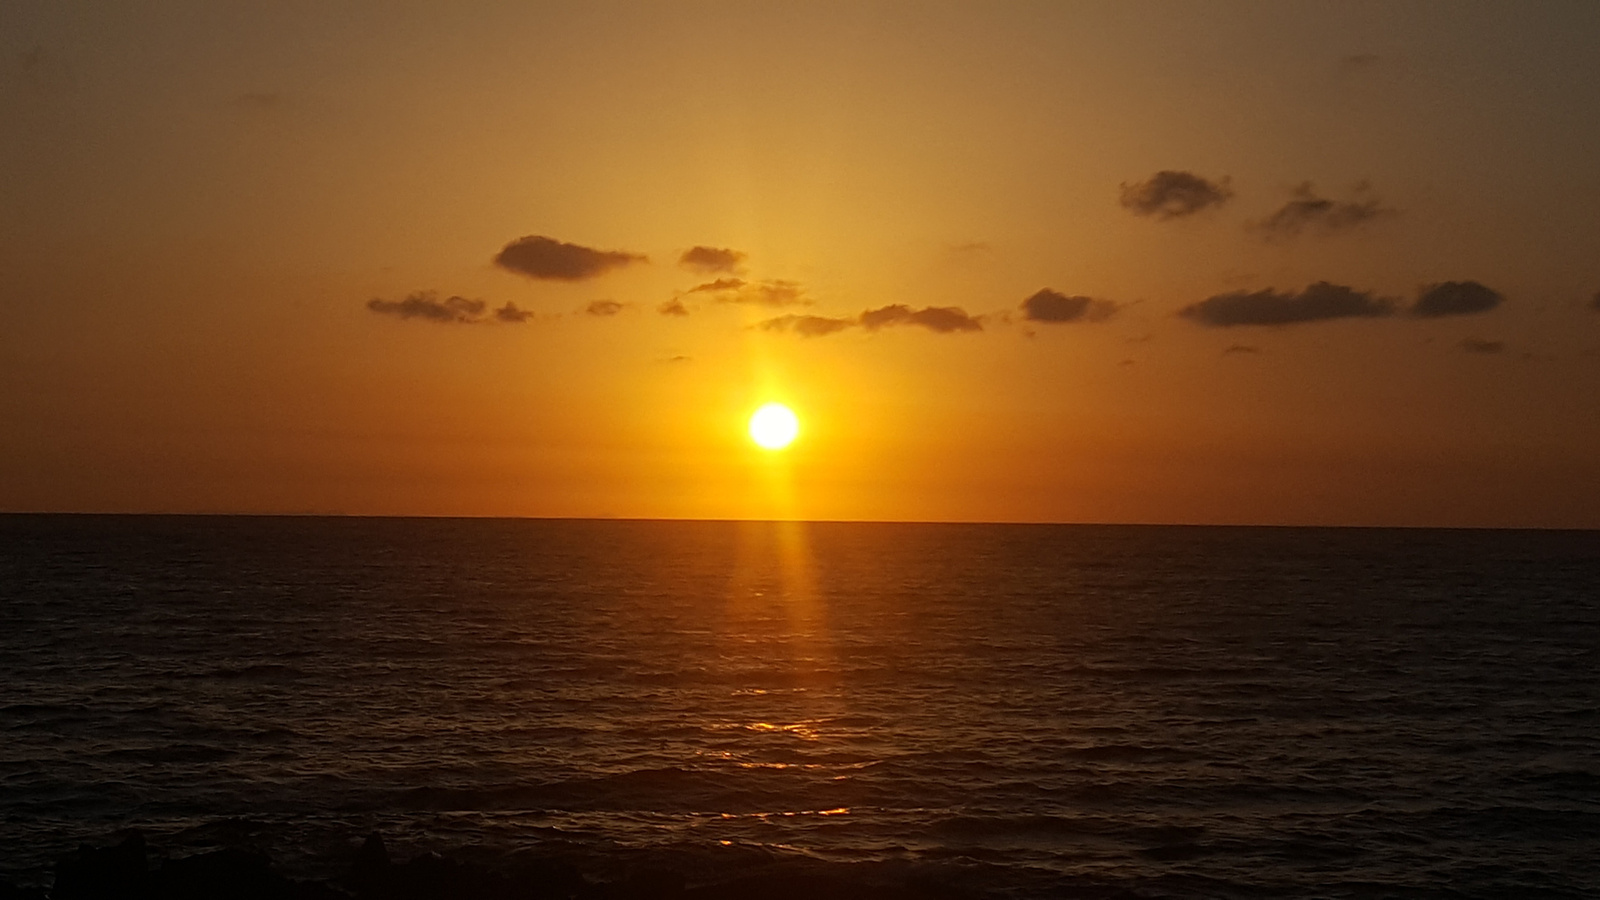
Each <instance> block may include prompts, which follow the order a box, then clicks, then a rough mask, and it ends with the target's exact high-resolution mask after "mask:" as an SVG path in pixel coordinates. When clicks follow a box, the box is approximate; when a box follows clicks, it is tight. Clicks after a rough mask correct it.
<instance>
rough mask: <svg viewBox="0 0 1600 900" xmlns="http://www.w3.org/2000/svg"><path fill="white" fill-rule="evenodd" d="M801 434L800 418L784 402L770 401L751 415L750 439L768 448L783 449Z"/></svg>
mask: <svg viewBox="0 0 1600 900" xmlns="http://www.w3.org/2000/svg"><path fill="white" fill-rule="evenodd" d="M799 434H800V419H799V418H798V417H796V416H795V414H794V410H792V409H790V408H789V407H787V406H784V405H783V404H782V403H768V404H766V405H765V406H762V407H761V408H760V409H758V410H756V411H755V413H754V414H753V415H752V416H750V439H751V440H753V441H755V442H756V443H757V444H759V445H761V446H762V447H765V448H766V449H768V450H782V449H783V448H784V447H787V446H789V445H790V444H792V443H794V439H795V438H796V437H797V436H799Z"/></svg>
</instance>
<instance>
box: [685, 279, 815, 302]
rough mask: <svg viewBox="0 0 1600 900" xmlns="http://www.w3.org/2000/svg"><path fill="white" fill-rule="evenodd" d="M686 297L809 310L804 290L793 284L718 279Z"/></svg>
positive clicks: (778, 281)
mask: <svg viewBox="0 0 1600 900" xmlns="http://www.w3.org/2000/svg"><path fill="white" fill-rule="evenodd" d="M684 293H685V294H707V295H709V296H710V297H711V298H712V299H714V300H716V301H717V302H718V303H753V304H756V305H758V306H809V305H810V304H811V301H810V300H809V299H808V298H807V297H806V296H805V288H804V287H803V286H801V285H800V283H799V282H795V281H784V280H781V279H774V280H771V281H745V280H744V279H742V278H718V279H717V280H716V281H708V282H706V283H705V284H697V285H695V286H694V287H692V288H689V289H688V290H687V291H684Z"/></svg>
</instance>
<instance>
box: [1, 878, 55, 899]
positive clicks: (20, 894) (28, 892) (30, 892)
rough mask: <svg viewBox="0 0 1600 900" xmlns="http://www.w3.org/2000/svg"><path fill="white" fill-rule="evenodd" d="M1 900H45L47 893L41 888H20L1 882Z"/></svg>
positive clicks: (7, 882)
mask: <svg viewBox="0 0 1600 900" xmlns="http://www.w3.org/2000/svg"><path fill="white" fill-rule="evenodd" d="M0 900H45V893H44V891H43V889H41V888H20V887H17V886H16V885H14V884H12V883H11V882H9V881H0Z"/></svg>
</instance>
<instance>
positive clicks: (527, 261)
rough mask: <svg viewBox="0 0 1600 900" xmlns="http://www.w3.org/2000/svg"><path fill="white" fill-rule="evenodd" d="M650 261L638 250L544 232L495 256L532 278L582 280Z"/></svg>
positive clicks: (500, 263)
mask: <svg viewBox="0 0 1600 900" xmlns="http://www.w3.org/2000/svg"><path fill="white" fill-rule="evenodd" d="M646 261H647V260H646V259H645V257H644V256H641V255H640V254H637V253H623V252H621V251H618V250H595V249H593V248H591V247H580V246H579V245H577V244H567V243H563V242H561V241H558V240H556V239H555V238H547V237H543V236H540V235H529V236H528V237H520V238H517V239H516V240H514V241H512V242H511V243H509V244H507V245H505V246H504V247H503V248H501V250H500V252H499V253H498V254H496V255H495V258H494V262H495V265H497V266H499V267H500V268H502V269H506V270H509V271H512V272H516V273H518V274H519V275H526V276H528V277H529V278H544V279H550V280H554V281H582V280H584V279H586V278H594V277H595V276H597V275H601V274H604V273H606V272H608V271H610V270H612V269H617V268H621V267H623V266H626V265H630V264H632V263H636V262H646Z"/></svg>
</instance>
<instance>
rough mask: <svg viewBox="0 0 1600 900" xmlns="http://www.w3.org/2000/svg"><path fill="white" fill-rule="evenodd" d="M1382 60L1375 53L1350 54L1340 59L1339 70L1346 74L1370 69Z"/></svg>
mask: <svg viewBox="0 0 1600 900" xmlns="http://www.w3.org/2000/svg"><path fill="white" fill-rule="evenodd" d="M1382 59H1383V57H1381V56H1379V55H1378V54H1376V53H1352V54H1350V55H1349V56H1345V57H1342V58H1340V60H1339V68H1341V69H1343V70H1345V71H1346V72H1357V71H1360V70H1362V69H1370V68H1372V67H1373V66H1375V65H1377V64H1378V63H1379V62H1380V61H1382Z"/></svg>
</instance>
